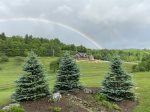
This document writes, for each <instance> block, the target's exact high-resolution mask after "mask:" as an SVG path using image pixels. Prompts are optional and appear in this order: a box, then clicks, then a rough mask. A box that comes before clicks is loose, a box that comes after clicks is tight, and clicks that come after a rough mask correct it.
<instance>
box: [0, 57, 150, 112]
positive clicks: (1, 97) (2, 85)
mask: <svg viewBox="0 0 150 112" xmlns="http://www.w3.org/2000/svg"><path fill="white" fill-rule="evenodd" d="M39 59H40V61H41V63H42V64H43V66H44V67H45V70H46V72H47V74H48V75H49V80H50V81H49V83H50V87H51V89H52V87H53V85H54V82H55V76H56V75H55V74H54V73H51V72H50V71H49V63H50V62H51V61H52V60H55V59H56V58H49V57H42V58H39ZM78 64H79V66H80V70H81V83H82V84H83V85H85V86H88V87H100V84H101V81H102V80H103V79H104V77H105V75H106V73H107V72H108V70H109V63H107V62H100V63H93V62H85V61H82V62H78ZM21 65H22V64H21ZM21 65H17V64H16V62H15V59H14V58H10V59H9V62H8V63H5V64H2V65H0V67H1V68H2V70H1V71H0V105H4V104H6V103H8V102H9V101H10V96H11V94H12V93H13V92H14V89H15V88H14V81H15V80H16V79H18V77H19V74H21V68H22V66H21ZM124 67H125V69H126V70H127V71H128V72H130V71H131V67H132V64H124ZM133 79H134V82H135V85H136V87H137V89H136V92H137V93H138V94H137V95H138V97H139V99H140V104H139V106H137V108H135V110H134V112H150V97H149V93H150V89H149V88H150V81H149V79H150V73H149V72H144V73H135V74H133Z"/></svg>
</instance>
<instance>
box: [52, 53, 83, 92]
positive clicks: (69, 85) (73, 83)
mask: <svg viewBox="0 0 150 112" xmlns="http://www.w3.org/2000/svg"><path fill="white" fill-rule="evenodd" d="M79 78H80V70H79V68H78V66H77V64H76V62H75V60H74V59H73V58H72V57H71V56H70V55H69V54H68V53H65V55H64V57H63V58H62V59H61V62H60V65H59V70H58V73H57V81H56V84H55V87H54V91H55V92H57V91H60V92H69V91H74V90H76V89H80V88H81V86H80V84H79Z"/></svg>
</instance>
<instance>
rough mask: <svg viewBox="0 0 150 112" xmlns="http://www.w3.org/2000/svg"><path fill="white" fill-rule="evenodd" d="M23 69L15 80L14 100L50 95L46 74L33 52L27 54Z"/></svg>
mask: <svg viewBox="0 0 150 112" xmlns="http://www.w3.org/2000/svg"><path fill="white" fill-rule="evenodd" d="M23 71H24V72H23V75H22V76H21V77H20V79H19V80H18V81H16V85H17V86H16V92H15V94H14V95H13V97H12V98H13V99H14V100H15V101H29V100H36V99H39V98H42V97H46V96H48V95H50V92H49V85H48V82H47V78H46V75H45V73H44V70H43V67H42V65H41V64H40V63H39V62H38V59H37V56H36V54H35V53H34V52H31V53H30V54H29V56H28V58H27V60H26V62H25V65H24V67H23Z"/></svg>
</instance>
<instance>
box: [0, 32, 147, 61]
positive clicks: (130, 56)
mask: <svg viewBox="0 0 150 112" xmlns="http://www.w3.org/2000/svg"><path fill="white" fill-rule="evenodd" d="M31 50H33V51H34V52H35V53H36V54H37V55H39V56H57V57H60V56H62V55H63V53H64V52H66V51H69V52H70V54H72V55H74V54H76V53H77V52H82V53H87V54H92V55H93V56H94V57H95V59H101V60H107V61H109V60H111V59H112V58H113V57H114V55H119V56H120V58H121V59H122V60H124V61H139V60H141V59H142V57H143V55H144V54H145V53H150V51H149V50H147V49H143V50H139V49H123V50H122V49H89V48H86V47H84V46H83V45H80V46H76V45H74V44H70V45H67V44H64V43H62V42H61V41H60V40H59V39H58V38H55V39H48V38H43V37H34V36H32V35H28V34H26V35H25V36H24V37H23V36H18V35H16V36H6V35H5V33H1V34H0V55H3V54H5V55H6V56H11V57H13V56H27V54H28V52H30V51H31Z"/></svg>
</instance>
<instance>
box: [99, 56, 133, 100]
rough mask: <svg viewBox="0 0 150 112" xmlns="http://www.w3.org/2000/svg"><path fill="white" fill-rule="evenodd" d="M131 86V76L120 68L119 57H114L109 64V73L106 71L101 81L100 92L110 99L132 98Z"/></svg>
mask: <svg viewBox="0 0 150 112" xmlns="http://www.w3.org/2000/svg"><path fill="white" fill-rule="evenodd" d="M133 87H134V85H133V82H132V78H131V76H130V75H129V74H128V73H126V72H125V71H124V70H123V69H122V62H121V60H120V59H119V57H115V58H114V59H113V61H112V64H111V73H108V76H106V78H105V80H104V81H103V83H102V89H101V93H102V94H103V95H104V96H106V97H107V98H108V99H110V100H112V101H123V100H134V99H135V94H134V92H133Z"/></svg>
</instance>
